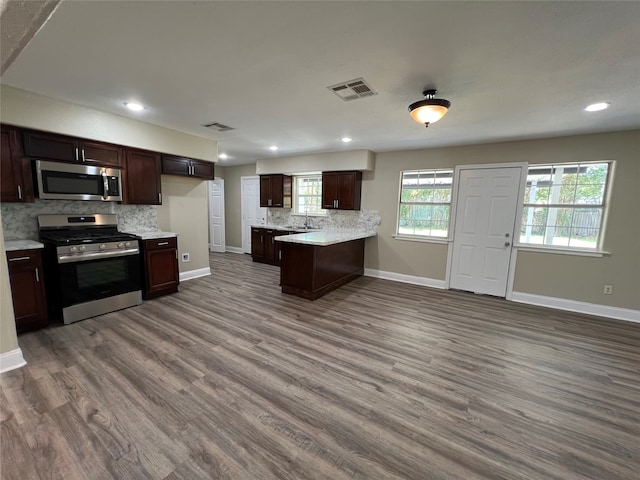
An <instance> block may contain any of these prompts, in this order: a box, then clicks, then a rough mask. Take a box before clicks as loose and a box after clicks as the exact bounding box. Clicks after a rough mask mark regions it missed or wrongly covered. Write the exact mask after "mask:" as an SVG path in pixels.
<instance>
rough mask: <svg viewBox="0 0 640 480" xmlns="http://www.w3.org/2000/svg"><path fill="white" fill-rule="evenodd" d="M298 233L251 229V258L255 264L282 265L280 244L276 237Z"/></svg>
mask: <svg viewBox="0 0 640 480" xmlns="http://www.w3.org/2000/svg"><path fill="white" fill-rule="evenodd" d="M293 233H298V232H295V231H287V230H273V229H271V228H260V227H251V258H252V259H253V261H254V262H259V263H268V264H269V265H276V266H279V265H280V258H281V256H282V255H281V251H280V245H281V244H280V243H279V242H276V241H275V237H279V236H280V235H291V234H293Z"/></svg>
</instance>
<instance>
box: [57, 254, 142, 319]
mask: <svg viewBox="0 0 640 480" xmlns="http://www.w3.org/2000/svg"><path fill="white" fill-rule="evenodd" d="M60 270H61V274H62V278H61V281H62V282H61V283H62V284H61V290H62V298H63V304H64V305H63V306H64V307H68V306H70V305H75V304H78V303H84V302H89V301H91V300H99V299H101V298H107V297H111V296H113V295H120V294H122V293H128V292H133V291H136V290H140V263H139V255H128V256H124V257H115V258H113V257H112V258H104V259H100V260H88V261H84V262H75V263H65V264H61V265H60Z"/></svg>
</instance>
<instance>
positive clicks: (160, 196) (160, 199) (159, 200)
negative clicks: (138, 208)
mask: <svg viewBox="0 0 640 480" xmlns="http://www.w3.org/2000/svg"><path fill="white" fill-rule="evenodd" d="M158 203H162V194H161V193H158Z"/></svg>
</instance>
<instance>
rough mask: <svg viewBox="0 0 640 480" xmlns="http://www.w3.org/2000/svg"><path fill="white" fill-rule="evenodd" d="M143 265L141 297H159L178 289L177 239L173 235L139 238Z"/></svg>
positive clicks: (146, 298)
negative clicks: (148, 238)
mask: <svg viewBox="0 0 640 480" xmlns="http://www.w3.org/2000/svg"><path fill="white" fill-rule="evenodd" d="M141 244H142V258H143V260H144V265H143V273H144V275H143V278H144V281H143V286H142V298H144V299H145V300H148V299H150V298H156V297H160V296H162V295H167V294H169V293H175V292H177V291H178V285H179V284H180V275H179V273H178V240H177V239H176V238H175V237H168V238H156V239H153V240H141Z"/></svg>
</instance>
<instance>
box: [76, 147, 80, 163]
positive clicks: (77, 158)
mask: <svg viewBox="0 0 640 480" xmlns="http://www.w3.org/2000/svg"><path fill="white" fill-rule="evenodd" d="M78 160H80V158H79V157H78V147H76V162H77V161H78Z"/></svg>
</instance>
